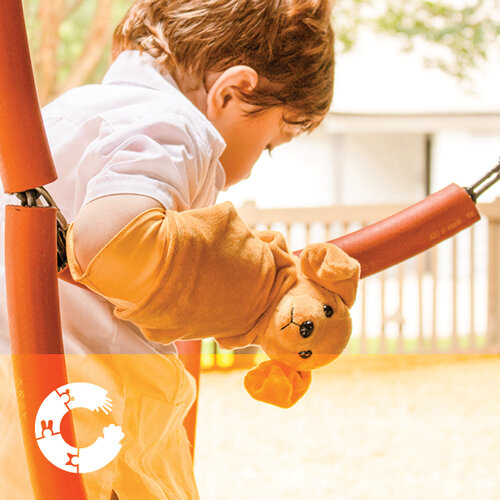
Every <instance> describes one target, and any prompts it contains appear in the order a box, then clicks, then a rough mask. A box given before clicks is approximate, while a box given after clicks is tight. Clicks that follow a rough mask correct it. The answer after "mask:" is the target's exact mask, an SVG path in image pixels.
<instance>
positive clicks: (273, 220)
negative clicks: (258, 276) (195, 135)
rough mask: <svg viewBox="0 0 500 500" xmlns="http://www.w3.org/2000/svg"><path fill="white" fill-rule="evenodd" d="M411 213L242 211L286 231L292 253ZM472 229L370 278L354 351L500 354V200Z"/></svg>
mask: <svg viewBox="0 0 500 500" xmlns="http://www.w3.org/2000/svg"><path fill="white" fill-rule="evenodd" d="M403 208H406V207H404V206H397V205H384V206H381V205H376V206H337V207H318V208H294V209H258V208H257V207H256V205H255V204H254V203H250V202H248V203H246V204H244V205H243V206H242V207H240V208H239V209H238V212H239V213H240V215H241V216H242V217H243V218H244V219H245V220H246V222H247V223H248V224H249V225H250V226H251V227H254V228H256V229H274V230H277V231H281V232H282V233H283V234H284V235H285V236H286V238H287V241H288V244H289V248H290V249H291V250H297V249H301V248H303V247H304V246H305V245H306V244H307V243H313V242H321V241H327V240H330V239H333V238H336V237H338V236H341V235H343V234H346V233H349V232H352V231H355V230H357V229H359V228H361V227H363V226H365V225H368V224H370V223H372V222H375V221H377V220H380V219H381V218H383V217H386V216H388V215H391V214H393V213H395V212H398V211H399V210H401V209H403ZM479 210H480V212H481V214H482V215H483V218H482V220H481V221H480V222H478V223H477V224H476V225H474V226H473V227H471V228H470V229H468V230H466V231H463V232H462V233H460V234H459V235H457V236H456V237H454V238H452V239H450V240H448V241H445V242H443V243H441V244H440V245H439V246H437V247H434V248H432V249H431V250H429V251H427V252H425V253H423V254H421V255H419V256H417V257H414V258H413V259H410V260H408V261H406V262H404V263H402V264H400V265H398V266H395V267H393V268H391V269H388V270H386V271H384V272H381V273H379V274H377V275H374V276H371V277H369V278H366V279H363V280H362V281H361V283H360V286H359V293H358V298H357V301H356V304H355V305H354V307H353V309H352V317H353V337H352V339H351V342H350V343H349V347H348V352H357V353H441V352H442V353H449V352H454V353H455V352H468V353H472V352H500V261H499V259H500V200H497V201H496V202H495V203H490V204H482V205H479Z"/></svg>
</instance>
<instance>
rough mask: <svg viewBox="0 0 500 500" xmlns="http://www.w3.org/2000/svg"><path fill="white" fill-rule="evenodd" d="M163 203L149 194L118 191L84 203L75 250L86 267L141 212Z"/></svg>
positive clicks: (76, 221)
mask: <svg viewBox="0 0 500 500" xmlns="http://www.w3.org/2000/svg"><path fill="white" fill-rule="evenodd" d="M162 206H163V205H161V203H159V202H158V201H156V200H155V199H153V198H150V197H149V196H143V195H139V194H115V195H110V196H103V197H102V198H97V199H95V200H93V201H91V202H90V203H87V204H86V205H85V206H83V207H82V208H81V210H80V212H79V213H78V215H77V217H76V219H75V223H74V229H73V231H74V243H73V244H74V251H75V255H76V258H77V260H78V262H79V264H80V266H81V267H82V269H86V267H87V266H88V264H89V263H90V261H91V260H92V259H93V258H94V257H95V256H96V255H97V253H98V252H99V250H101V248H102V247H103V246H104V245H105V244H106V243H107V242H108V241H109V240H111V238H113V236H115V235H116V234H117V233H118V232H119V231H120V230H121V229H123V228H124V227H125V226H126V225H127V224H128V223H129V222H130V221H131V220H132V219H134V218H135V217H136V216H137V215H139V214H140V213H142V212H145V211H146V210H149V209H150V208H161V207H162Z"/></svg>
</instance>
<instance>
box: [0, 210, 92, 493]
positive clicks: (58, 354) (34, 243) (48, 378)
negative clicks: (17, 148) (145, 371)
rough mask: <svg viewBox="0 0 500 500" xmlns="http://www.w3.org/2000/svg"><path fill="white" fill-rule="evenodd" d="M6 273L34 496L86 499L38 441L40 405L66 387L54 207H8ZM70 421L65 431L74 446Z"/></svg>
mask: <svg viewBox="0 0 500 500" xmlns="http://www.w3.org/2000/svg"><path fill="white" fill-rule="evenodd" d="M5 268H6V288H7V307H8V312H9V333H10V339H11V350H12V366H13V371H14V379H15V385H16V394H17V402H18V409H19V418H20V420H21V429H22V434H23V442H24V447H25V451H26V456H27V459H28V467H29V474H30V480H31V485H32V489H33V493H34V495H35V498H36V499H37V500H63V499H68V498H71V499H72V500H73V499H79V500H80V499H81V500H83V499H85V498H86V495H85V492H84V488H83V482H82V478H81V476H80V475H79V474H74V473H71V472H66V471H64V470H62V469H59V468H58V467H55V466H54V465H52V464H51V463H50V462H49V461H48V460H47V459H46V458H45V456H43V454H42V452H41V451H40V448H39V447H38V443H37V441H36V436H35V420H36V414H37V411H38V408H39V407H40V404H41V403H42V401H43V400H44V399H45V397H46V396H47V395H48V394H50V393H51V392H52V391H53V390H54V389H56V388H58V387H60V386H61V385H64V384H66V383H67V377H66V364H65V358H64V354H63V343H62V334H61V325H60V315H59V299H58V294H57V259H56V209H55V208H48V207H18V206H7V207H6V217H5ZM68 422H69V424H68V425H67V426H64V427H63V429H62V431H63V434H64V436H65V438H66V439H67V440H68V443H69V444H70V445H72V446H75V447H76V439H75V434H74V429H73V427H72V423H71V421H70V420H68ZM4 473H6V474H8V471H4Z"/></svg>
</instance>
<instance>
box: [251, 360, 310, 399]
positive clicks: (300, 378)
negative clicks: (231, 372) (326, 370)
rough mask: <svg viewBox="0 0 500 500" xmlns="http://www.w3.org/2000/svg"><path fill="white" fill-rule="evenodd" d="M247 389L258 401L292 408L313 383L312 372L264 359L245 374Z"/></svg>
mask: <svg viewBox="0 0 500 500" xmlns="http://www.w3.org/2000/svg"><path fill="white" fill-rule="evenodd" d="M244 384H245V389H246V390H247V391H248V393H249V394H250V396H252V397H253V398H254V399H256V400H257V401H262V402H264V403H269V404H272V405H275V406H279V407H280V408H290V407H291V406H293V405H294V404H295V403H296V402H297V401H298V400H299V399H300V398H301V397H302V396H303V395H304V394H305V393H306V391H307V389H308V388H309V386H310V385H311V372H309V371H303V372H298V371H297V370H295V369H293V368H291V367H289V366H287V365H284V364H283V363H279V362H278V361H273V360H270V361H263V362H262V363H260V364H259V365H258V366H257V367H256V368H253V369H251V370H250V371H249V372H248V373H247V374H246V375H245V381H244Z"/></svg>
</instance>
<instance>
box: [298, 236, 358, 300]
mask: <svg viewBox="0 0 500 500" xmlns="http://www.w3.org/2000/svg"><path fill="white" fill-rule="evenodd" d="M300 268H301V271H302V273H304V275H305V276H306V277H307V278H309V279H310V280H311V281H314V282H315V283H318V284H319V285H321V286H323V287H324V288H326V289H327V290H330V291H332V292H334V293H336V294H337V295H339V296H340V298H341V299H342V300H343V302H344V303H345V305H346V306H347V307H349V308H351V307H352V306H353V304H354V301H355V299H356V291H357V288H358V281H359V275H360V270H361V267H360V265H359V262H358V261H357V260H355V259H353V258H352V257H349V255H347V254H346V253H345V252H344V251H343V250H341V249H340V248H339V247H337V246H335V245H332V244H331V243H315V244H311V245H307V246H306V247H305V249H304V250H303V251H302V253H301V254H300Z"/></svg>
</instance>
